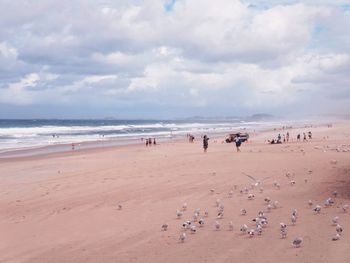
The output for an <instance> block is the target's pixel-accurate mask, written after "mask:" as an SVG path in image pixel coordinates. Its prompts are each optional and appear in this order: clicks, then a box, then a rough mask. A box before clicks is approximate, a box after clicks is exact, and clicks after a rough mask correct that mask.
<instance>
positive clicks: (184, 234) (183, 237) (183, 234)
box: [179, 233, 187, 242]
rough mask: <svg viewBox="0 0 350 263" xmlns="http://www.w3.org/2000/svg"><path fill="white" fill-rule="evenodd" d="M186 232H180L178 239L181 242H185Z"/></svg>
mask: <svg viewBox="0 0 350 263" xmlns="http://www.w3.org/2000/svg"><path fill="white" fill-rule="evenodd" d="M186 237H187V236H186V233H182V234H181V235H180V237H179V240H180V241H181V242H185V240H186Z"/></svg>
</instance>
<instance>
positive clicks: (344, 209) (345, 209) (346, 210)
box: [342, 205, 349, 213]
mask: <svg viewBox="0 0 350 263" xmlns="http://www.w3.org/2000/svg"><path fill="white" fill-rule="evenodd" d="M342 209H343V212H344V213H347V212H348V210H349V205H343V206H342Z"/></svg>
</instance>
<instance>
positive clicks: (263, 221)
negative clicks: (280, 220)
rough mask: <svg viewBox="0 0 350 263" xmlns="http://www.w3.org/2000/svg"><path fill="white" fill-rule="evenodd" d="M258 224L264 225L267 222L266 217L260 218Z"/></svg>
mask: <svg viewBox="0 0 350 263" xmlns="http://www.w3.org/2000/svg"><path fill="white" fill-rule="evenodd" d="M260 224H261V226H262V227H266V226H267V224H268V222H267V219H266V218H261V219H260Z"/></svg>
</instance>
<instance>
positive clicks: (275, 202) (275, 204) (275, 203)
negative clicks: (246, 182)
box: [272, 201, 278, 209]
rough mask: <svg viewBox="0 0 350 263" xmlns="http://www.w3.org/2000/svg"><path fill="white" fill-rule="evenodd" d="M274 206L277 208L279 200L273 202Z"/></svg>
mask: <svg viewBox="0 0 350 263" xmlns="http://www.w3.org/2000/svg"><path fill="white" fill-rule="evenodd" d="M272 207H273V208H274V209H276V208H277V207H278V201H274V202H273V204H272Z"/></svg>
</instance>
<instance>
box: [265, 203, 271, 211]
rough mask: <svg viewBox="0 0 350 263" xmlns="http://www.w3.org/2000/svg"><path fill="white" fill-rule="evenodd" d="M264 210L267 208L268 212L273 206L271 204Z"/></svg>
mask: <svg viewBox="0 0 350 263" xmlns="http://www.w3.org/2000/svg"><path fill="white" fill-rule="evenodd" d="M266 208H267V211H268V212H270V211H271V209H272V208H273V206H272V205H271V204H268V205H267V207H266Z"/></svg>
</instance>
